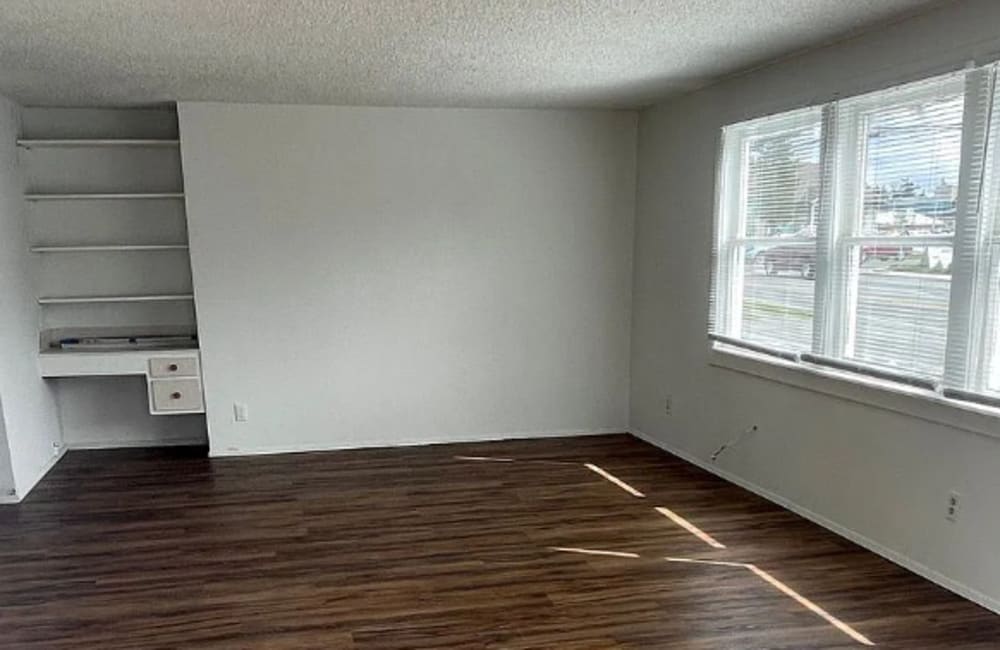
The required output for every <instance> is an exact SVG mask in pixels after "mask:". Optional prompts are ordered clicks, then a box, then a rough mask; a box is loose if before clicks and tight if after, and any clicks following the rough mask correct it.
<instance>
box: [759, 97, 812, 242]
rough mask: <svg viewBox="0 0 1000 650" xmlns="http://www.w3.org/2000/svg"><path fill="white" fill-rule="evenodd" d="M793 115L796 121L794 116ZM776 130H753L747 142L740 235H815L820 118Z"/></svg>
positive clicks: (779, 124) (778, 122) (778, 120)
mask: <svg viewBox="0 0 1000 650" xmlns="http://www.w3.org/2000/svg"><path fill="white" fill-rule="evenodd" d="M798 121H802V120H801V118H799V120H798ZM769 126H770V127H771V128H772V129H774V128H777V129H778V131H777V132H772V133H769V134H762V135H755V136H752V137H750V138H749V140H748V143H747V159H746V196H745V197H742V198H743V212H744V215H745V224H746V225H745V232H744V234H745V236H747V237H777V236H783V235H796V234H799V235H801V234H803V233H808V232H811V233H812V234H813V235H815V232H816V231H815V228H816V214H817V210H818V207H819V190H820V187H819V186H820V183H819V152H820V119H819V114H818V113H815V112H814V115H811V116H810V118H809V121H808V122H807V123H806V124H804V125H800V126H795V127H789V126H787V125H784V124H782V123H781V121H780V119H777V120H775V124H770V125H769Z"/></svg>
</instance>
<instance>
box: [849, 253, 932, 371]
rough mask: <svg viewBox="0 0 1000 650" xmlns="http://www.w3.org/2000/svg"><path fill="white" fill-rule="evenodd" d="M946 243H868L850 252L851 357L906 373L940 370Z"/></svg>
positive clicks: (861, 361)
mask: <svg viewBox="0 0 1000 650" xmlns="http://www.w3.org/2000/svg"><path fill="white" fill-rule="evenodd" d="M951 258H952V248H951V247H950V246H906V245H896V244H893V245H886V244H882V243H879V244H872V245H867V246H860V247H858V248H856V249H855V250H854V251H853V255H852V259H854V260H855V263H856V264H857V265H858V266H857V268H856V274H855V290H856V301H857V306H856V308H855V315H854V323H853V324H854V328H853V336H852V340H851V342H850V343H849V345H848V351H847V355H846V356H848V357H849V358H851V359H853V360H855V361H858V362H860V363H867V364H871V365H875V366H881V367H885V368H890V369H893V370H898V371H902V372H906V373H910V374H916V375H924V376H930V377H935V378H939V377H940V376H941V375H942V373H943V372H944V354H945V343H946V340H947V332H948V303H949V296H950V291H951Z"/></svg>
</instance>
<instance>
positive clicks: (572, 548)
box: [549, 546, 639, 560]
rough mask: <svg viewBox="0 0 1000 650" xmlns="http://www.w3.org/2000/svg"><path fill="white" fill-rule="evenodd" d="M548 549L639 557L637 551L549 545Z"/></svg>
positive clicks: (585, 553) (562, 551)
mask: <svg viewBox="0 0 1000 650" xmlns="http://www.w3.org/2000/svg"><path fill="white" fill-rule="evenodd" d="M549 550H552V551H559V552H560V553H579V554H581V555H606V556H609V557H627V558H630V559H633V560H634V559H636V558H638V557H639V554H638V553H626V552H624V551H602V550H600V549H594V548H575V547H572V546H550V547H549Z"/></svg>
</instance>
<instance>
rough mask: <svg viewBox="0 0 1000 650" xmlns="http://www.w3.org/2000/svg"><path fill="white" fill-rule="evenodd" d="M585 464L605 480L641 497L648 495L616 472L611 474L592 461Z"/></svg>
mask: <svg viewBox="0 0 1000 650" xmlns="http://www.w3.org/2000/svg"><path fill="white" fill-rule="evenodd" d="M583 466H584V467H586V468H587V469H589V470H590V471H591V472H594V473H595V474H598V475H599V476H601V477H603V478H604V479H605V480H607V481H609V482H611V483H614V484H615V485H617V486H618V487H620V488H621V489H623V490H625V491H626V492H628V493H629V494H631V495H632V496H634V497H639V498H640V499H644V498H645V497H646V495H645V494H643V493H642V492H640V491H639V490H637V489H635V488H634V487H632V486H631V485H629V484H628V483H626V482H625V481H623V480H621V479H620V478H618V477H617V476H615V475H614V474H611V473H610V472H607V471H605V470H603V469H601V468H600V467H598V466H597V465H594V464H591V463H584V465H583Z"/></svg>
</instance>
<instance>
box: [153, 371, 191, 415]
mask: <svg viewBox="0 0 1000 650" xmlns="http://www.w3.org/2000/svg"><path fill="white" fill-rule="evenodd" d="M149 392H150V402H151V404H152V407H153V408H152V412H153V413H164V412H171V411H201V410H202V409H203V408H204V404H203V402H202V398H201V380H200V379H197V378H190V379H154V380H152V381H150V382H149Z"/></svg>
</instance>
